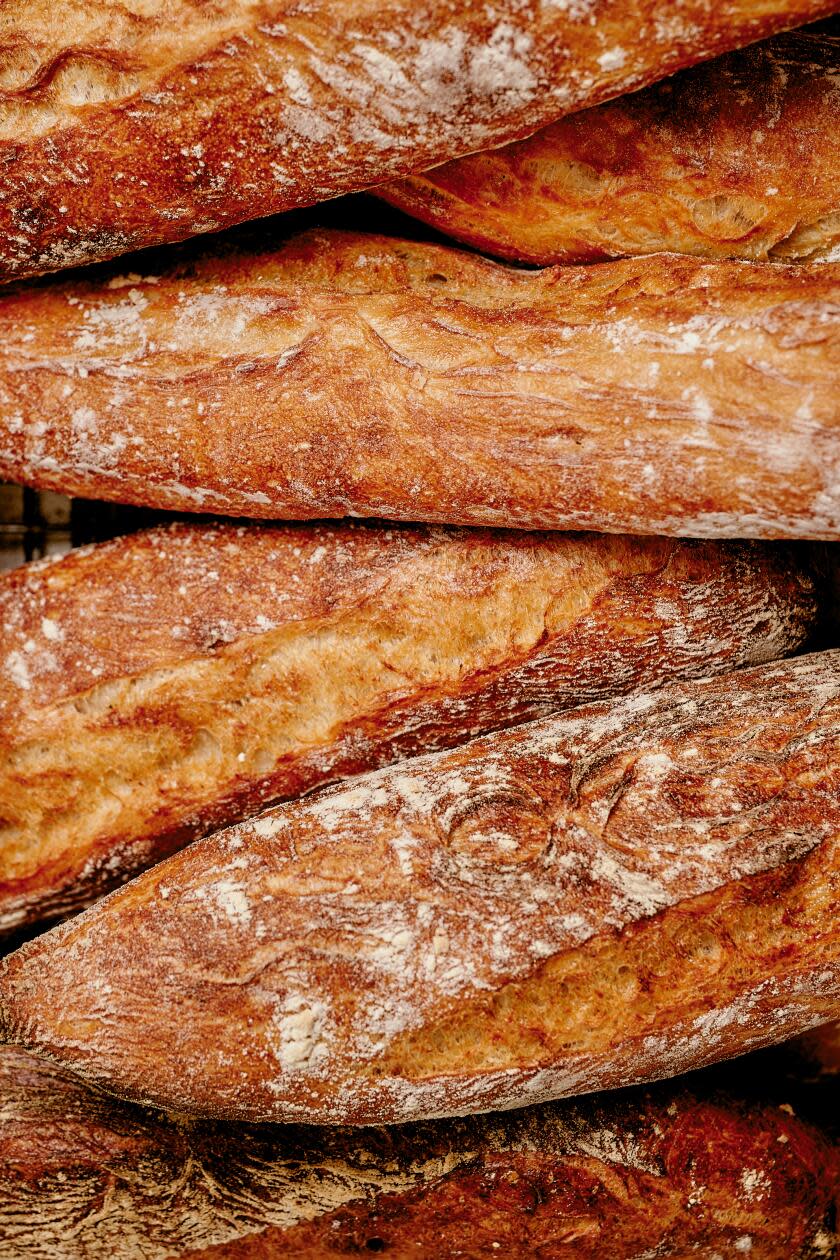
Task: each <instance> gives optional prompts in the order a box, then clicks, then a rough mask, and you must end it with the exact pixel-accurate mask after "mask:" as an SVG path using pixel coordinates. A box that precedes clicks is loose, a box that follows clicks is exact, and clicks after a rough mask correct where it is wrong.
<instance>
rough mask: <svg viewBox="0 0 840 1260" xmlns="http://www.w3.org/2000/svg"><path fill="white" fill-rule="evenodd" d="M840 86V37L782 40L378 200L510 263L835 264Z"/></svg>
mask: <svg viewBox="0 0 840 1260" xmlns="http://www.w3.org/2000/svg"><path fill="white" fill-rule="evenodd" d="M835 31H836V32H837V33H832V32H835ZM838 73H840V26H838V25H836V24H834V25H830V26H829V29H828V30H807V29H806V30H804V31H802V30H800V31H793V32H790V33H788V34H785V35H780V36H778V37H777V38H775V39H772V40H768V41H767V42H766V43H761V44H754V45H752V46H751V47H750V48H747V49H742V50H739V51H737V52H734V53H730V54H728V55H726V56H724V57H718V58H716V59H715V60H714V61H711V62H707V63H705V64H704V65H701V66H697V67H695V68H694V69H692V70H687V71H683V72H681V73H680V74H678V75H676V76H675V77H674V78H672V79H666V80H664V81H661V82H659V83H657V84H655V85H654V86H652V87H649V88H646V89H645V90H644V91H641V92H635V93H631V94H630V95H627V96H623V97H620V98H618V99H616V100H612V101H609V102H608V103H606V104H604V105H599V106H597V107H595V108H594V109H590V110H584V111H582V112H581V113H577V114H572V115H569V116H567V117H566V118H563V119H560V120H559V121H557V122H554V123H551V124H550V125H549V126H548V127H546V128H544V129H543V130H542V131H538V132H537V133H536V134H534V135H532V136H529V137H528V138H527V139H525V140H521V141H518V142H516V143H515V144H512V145H506V146H504V147H502V148H495V149H492V150H489V151H488V152H484V153H476V154H470V155H468V156H467V157H464V158H459V159H458V160H456V161H454V162H448V163H444V164H443V165H442V166H438V167H435V168H434V169H433V170H430V171H426V172H423V173H419V174H414V175H408V176H405V177H404V178H402V179H400V180H397V181H395V182H393V183H390V184H385V185H382V186H381V187H379V188H377V189H375V192H376V195H377V196H379V197H381V198H382V199H383V200H385V201H387V202H389V203H390V204H391V205H393V206H397V207H398V208H399V209H400V210H404V211H406V212H407V213H409V214H412V215H414V216H415V217H416V218H418V219H421V220H422V221H423V222H424V223H428V224H431V225H432V226H433V227H435V228H437V229H438V230H440V231H442V232H445V233H447V234H448V235H449V236H453V237H455V238H456V239H458V240H460V241H463V242H465V243H466V244H468V245H471V246H473V247H475V248H477V249H481V250H484V251H486V252H489V253H491V254H496V255H497V256H500V257H504V258H509V259H513V260H516V261H519V262H528V263H536V264H540V265H545V264H550V263H592V262H599V261H603V260H605V259H611V258H620V257H624V256H634V255H640V254H652V253H659V252H661V251H672V252H674V253H678V254H691V255H695V256H698V257H703V258H718V259H723V258H743V259H757V260H768V259H769V260H774V261H777V262H778V261H781V262H798V261H823V260H833V261H835V262H836V261H838V260H840V191H838V186H837V185H838V181H837V170H836V146H835V144H834V142H833V140H832V137H834V136H836V135H837V134H838V132H840V88H838Z"/></svg>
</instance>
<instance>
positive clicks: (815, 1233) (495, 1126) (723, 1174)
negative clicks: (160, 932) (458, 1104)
mask: <svg viewBox="0 0 840 1260" xmlns="http://www.w3.org/2000/svg"><path fill="white" fill-rule="evenodd" d="M781 1097H782V1098H783V1097H784V1095H782V1096H781ZM838 1172H840V1170H839V1169H838V1160H837V1153H836V1151H835V1150H833V1149H832V1148H831V1147H830V1146H829V1145H828V1144H827V1143H826V1141H825V1140H824V1138H823V1137H822V1136H821V1135H820V1134H819V1133H818V1132H817V1131H816V1130H815V1129H813V1128H812V1127H811V1126H809V1125H808V1124H805V1123H803V1122H802V1121H801V1120H800V1119H798V1118H797V1117H796V1115H795V1114H794V1112H793V1109H792V1108H791V1107H790V1106H788V1105H786V1104H784V1103H783V1105H782V1106H779V1105H777V1104H776V1105H774V1104H773V1103H771V1102H770V1101H769V1100H762V1101H761V1102H760V1103H758V1104H756V1103H752V1104H748V1103H747V1102H746V1101H745V1100H741V1099H740V1098H739V1096H738V1095H733V1094H732V1093H727V1092H723V1091H722V1090H721V1089H720V1088H718V1087H717V1086H716V1085H713V1084H712V1082H709V1081H708V1080H705V1079H695V1081H694V1082H693V1085H692V1088H691V1089H686V1088H684V1087H681V1088H676V1089H675V1088H671V1087H668V1088H664V1087H659V1088H658V1089H653V1090H647V1091H644V1092H643V1091H641V1090H639V1091H633V1092H632V1093H626V1094H622V1095H618V1096H613V1097H605V1098H600V1099H591V1100H587V1101H586V1102H585V1103H566V1104H564V1105H558V1104H548V1105H545V1106H543V1107H535V1108H529V1109H528V1110H527V1111H520V1112H513V1113H510V1112H508V1113H507V1114H504V1115H497V1116H474V1117H472V1118H470V1119H468V1120H461V1121H452V1120H449V1121H444V1122H439V1123H437V1124H426V1125H412V1126H409V1127H407V1128H402V1129H398V1130H394V1129H392V1130H390V1131H385V1130H378V1131H371V1130H368V1131H365V1132H363V1133H359V1132H358V1131H355V1132H354V1131H348V1130H346V1129H343V1130H342V1129H337V1130H329V1129H315V1128H303V1127H297V1126H295V1127H284V1128H277V1127H272V1128H264V1129H255V1128H252V1127H248V1128H244V1127H242V1126H220V1125H210V1124H204V1125H191V1126H186V1125H184V1124H182V1123H180V1124H179V1123H177V1122H173V1121H172V1120H168V1119H166V1117H164V1116H162V1115H154V1114H150V1113H149V1112H141V1111H138V1110H136V1109H134V1108H129V1107H126V1106H120V1105H118V1104H116V1103H113V1102H109V1101H108V1100H107V1099H105V1098H103V1097H102V1096H101V1095H95V1094H90V1093H88V1091H86V1090H85V1089H84V1088H83V1087H82V1086H80V1085H79V1084H78V1083H77V1082H74V1081H73V1080H72V1078H70V1077H69V1076H66V1075H63V1074H62V1073H60V1072H58V1071H57V1070H56V1069H55V1068H52V1067H49V1066H48V1065H46V1064H45V1063H41V1062H39V1061H38V1060H36V1059H33V1058H31V1057H30V1056H29V1055H26V1054H24V1053H23V1052H21V1051H16V1050H14V1049H10V1048H9V1047H4V1048H3V1049H2V1050H0V1260H136V1258H137V1257H138V1256H139V1255H142V1256H143V1257H144V1260H176V1258H178V1260H180V1258H181V1257H184V1260H187V1258H188V1257H193V1258H195V1260H203V1258H204V1257H206V1258H207V1260H210V1257H214V1258H215V1257H217V1258H218V1260H223V1258H224V1260H234V1258H235V1260H257V1258H259V1260H279V1258H280V1257H290V1258H294V1260H326V1257H329V1256H347V1255H358V1254H361V1255H366V1254H370V1253H371V1252H377V1251H381V1252H384V1253H385V1254H386V1255H388V1256H393V1257H395V1258H396V1260H405V1258H406V1257H408V1256H411V1257H417V1260H441V1257H448V1256H458V1255H469V1256H484V1255H492V1254H493V1253H494V1251H498V1252H499V1254H500V1255H503V1256H505V1257H510V1258H511V1260H533V1257H535V1256H541V1257H542V1256H546V1257H547V1256H551V1257H557V1258H558V1260H564V1258H565V1257H569V1258H571V1257H574V1260H604V1258H605V1256H609V1260H641V1258H642V1256H643V1255H647V1256H650V1255H651V1254H655V1255H656V1256H658V1257H669V1256H670V1257H680V1258H681V1260H682V1257H684V1256H686V1255H687V1254H689V1253H690V1254H691V1255H695V1254H702V1255H711V1254H713V1253H714V1254H717V1255H722V1256H726V1257H730V1256H731V1257H733V1260H734V1258H735V1257H738V1256H740V1255H741V1254H742V1253H745V1252H747V1253H748V1254H749V1256H750V1257H752V1260H829V1257H831V1256H833V1255H834V1251H835V1248H836V1245H837V1237H836V1234H835V1232H834V1228H833V1215H834V1211H835V1204H836V1200H837V1183H838ZM748 1243H749V1248H748V1247H747V1244H748Z"/></svg>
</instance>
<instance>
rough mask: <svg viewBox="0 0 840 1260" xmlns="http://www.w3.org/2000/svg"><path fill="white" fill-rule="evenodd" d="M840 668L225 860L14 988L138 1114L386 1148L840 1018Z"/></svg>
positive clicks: (699, 695)
mask: <svg viewBox="0 0 840 1260" xmlns="http://www.w3.org/2000/svg"><path fill="white" fill-rule="evenodd" d="M838 852H840V651H832V652H825V653H817V654H814V655H812V656H802V657H798V658H795V659H793V660H791V661H785V662H783V663H775V664H771V665H765V666H760V667H757V668H753V669H750V670H745V671H741V672H736V673H732V674H727V675H724V676H723V677H721V678H715V679H708V680H702V681H699V682H679V683H671V684H669V685H668V686H666V687H664V688H662V689H660V690H658V691H652V692H635V693H633V694H632V695H631V696H628V697H626V698H623V699H620V700H616V701H611V702H607V701H603V702H599V703H597V704H593V705H588V706H584V707H581V708H578V709H574V710H571V711H570V712H569V713H567V714H565V715H561V716H559V717H555V718H549V719H546V720H544V721H542V722H538V723H532V724H529V725H524V726H519V727H517V728H515V729H514V730H510V731H506V732H502V733H499V734H495V735H491V736H485V737H484V738H482V739H480V740H476V741H473V742H472V743H470V744H466V745H463V746H461V747H459V748H456V749H453V750H450V751H448V752H443V753H437V754H433V755H431V756H427V757H422V758H415V759H413V760H411V761H408V762H405V763H403V764H402V765H401V766H397V767H393V768H390V769H386V770H380V771H377V772H376V773H374V774H370V775H366V776H361V777H359V778H357V779H355V780H354V781H353V782H352V783H350V784H347V785H341V786H338V787H333V788H327V789H325V790H323V791H321V792H318V793H315V794H314V795H312V796H308V797H305V798H303V799H302V800H297V801H293V802H289V803H287V804H285V805H281V806H278V807H276V808H275V809H274V810H272V811H270V812H268V813H266V814H265V815H263V816H262V817H260V818H259V819H256V820H252V821H251V822H248V823H244V824H241V825H240V826H238V827H234V828H231V829H230V830H228V831H225V832H220V833H218V834H217V835H216V836H213V837H209V838H208V839H205V840H199V841H197V842H196V843H195V844H194V845H192V846H190V847H189V848H188V849H184V850H182V851H181V852H180V853H178V854H176V855H175V856H174V857H172V858H169V859H168V860H167V861H166V862H163V863H161V864H160V865H159V866H156V867H155V868H154V869H153V870H151V871H148V872H146V873H145V874H144V875H141V876H139V877H138V878H137V879H135V880H134V881H133V882H132V883H130V884H127V885H126V886H125V887H124V888H121V889H119V890H117V891H116V892H114V893H112V894H111V895H110V896H109V897H107V898H105V899H104V900H102V901H100V902H98V903H97V904H96V905H94V906H93V907H91V909H89V910H86V911H85V912H84V913H83V914H82V915H81V916H79V917H78V918H76V919H73V920H71V921H70V922H68V923H65V924H62V925H61V926H60V927H57V928H55V929H53V931H51V932H49V933H47V934H45V935H43V936H41V937H39V938H37V939H36V940H34V941H31V942H29V943H27V944H26V945H24V946H22V947H21V949H19V950H18V951H17V952H16V953H14V954H11V955H9V956H8V957H7V958H5V959H4V960H3V961H2V962H0V1022H1V1023H2V1027H3V1030H4V1033H5V1039H6V1040H10V1041H15V1042H19V1043H21V1044H23V1045H24V1046H25V1047H27V1048H30V1049H37V1050H38V1052H39V1053H43V1054H45V1055H46V1056H47V1057H51V1058H53V1059H54V1060H55V1061H56V1062H59V1063H62V1064H64V1065H66V1066H68V1067H70V1068H72V1069H73V1070H74V1071H76V1072H78V1073H79V1074H80V1075H81V1076H82V1077H83V1078H84V1079H86V1080H88V1081H91V1082H94V1083H97V1084H99V1085H102V1086H104V1087H105V1088H107V1089H108V1090H110V1091H112V1092H114V1093H116V1094H118V1095H122V1096H124V1097H127V1098H131V1099H133V1100H135V1101H141V1102H149V1103H152V1104H154V1105H159V1106H164V1107H167V1108H175V1109H179V1110H184V1111H187V1112H194V1113H198V1114H211V1115H216V1116H226V1117H233V1118H240V1119H249V1120H281V1121H293V1120H302V1119H305V1120H306V1121H311V1122H322V1121H323V1122H333V1123H345V1122H347V1123H359V1124H378V1123H387V1122H394V1121H404V1120H411V1119H421V1118H428V1117H433V1116H445V1115H455V1114H463V1113H467V1112H477V1111H482V1110H489V1109H492V1108H494V1107H502V1108H507V1107H513V1106H522V1105H525V1104H527V1103H531V1102H539V1101H541V1100H544V1099H546V1098H550V1097H558V1096H561V1095H567V1094H575V1093H584V1092H587V1091H590V1090H595V1089H601V1088H612V1087H614V1086H618V1085H628V1084H631V1083H633V1082H638V1081H644V1080H649V1079H653V1078H656V1077H664V1076H668V1075H674V1074H676V1073H678V1072H681V1071H686V1070H689V1069H692V1068H696V1067H699V1066H702V1065H704V1064H707V1063H710V1062H714V1061H716V1060H720V1059H724V1058H727V1057H731V1056H733V1055H736V1054H739V1053H742V1052H744V1051H745V1050H748V1049H751V1048H757V1047H760V1046H761V1045H767V1044H771V1043H772V1042H774V1041H781V1040H784V1039H785V1038H786V1037H789V1036H793V1035H795V1034H797V1033H800V1032H804V1031H806V1030H807V1029H808V1028H809V1027H812V1026H814V1025H816V1024H819V1023H821V1022H825V1021H826V1020H828V1019H830V1018H832V1017H833V1016H834V1015H835V1014H836V1012H837V1011H838V1010H840V925H838V920H837V913H836V908H837V898H838V895H840V861H839V860H838Z"/></svg>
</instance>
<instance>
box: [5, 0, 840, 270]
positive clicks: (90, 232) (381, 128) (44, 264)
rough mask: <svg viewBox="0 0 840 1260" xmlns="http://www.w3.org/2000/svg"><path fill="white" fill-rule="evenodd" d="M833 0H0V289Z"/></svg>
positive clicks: (618, 79) (525, 121) (440, 153)
mask: <svg viewBox="0 0 840 1260" xmlns="http://www.w3.org/2000/svg"><path fill="white" fill-rule="evenodd" d="M833 8H835V4H834V3H833V2H832V0H760V2H759V3H757V2H756V0H717V2H716V3H714V4H710V3H709V2H708V0H668V2H667V3H662V2H661V0H633V2H632V3H631V2H630V0H599V3H598V4H597V11H596V12H594V13H593V9H592V5H591V4H590V3H589V2H588V0H582V2H581V3H575V4H562V5H556V4H542V3H539V2H538V0H518V2H516V0H500V2H499V3H496V4H495V5H494V6H492V8H491V7H488V6H486V5H483V4H478V3H473V2H472V0H463V2H462V3H459V4H451V3H447V2H446V0H424V3H422V4H417V3H415V0H387V2H386V3H381V2H380V3H374V2H373V0H352V2H350V0H343V3H342V4H341V5H338V6H337V5H336V4H335V3H331V2H330V0H306V2H305V3H304V2H303V0H210V2H207V0H157V3H143V4H140V3H137V2H136V0H131V2H126V3H123V4H120V5H119V6H114V5H113V4H112V3H111V2H110V0H64V3H63V4H62V8H61V20H56V13H55V9H54V6H53V5H51V4H49V3H48V0H6V3H4V4H3V6H2V13H0V45H2V47H1V48H0V73H1V74H2V85H3V87H2V92H0V175H1V176H2V188H3V197H2V199H0V278H6V279H8V278H11V277H15V276H24V275H31V274H33V273H36V272H41V271H54V270H57V269H59V268H62V267H67V266H73V265H75V264H78V263H84V262H91V261H93V260H95V259H101V258H108V257H113V256H114V255H116V254H120V253H124V252H125V251H126V250H131V249H136V248H139V247H141V246H144V245H149V244H153V243H155V242H165V241H173V240H182V239H184V238H185V237H187V236H190V235H192V234H194V233H196V232H208V231H213V230H214V229H216V228H219V227H223V226H225V225H226V224H230V223H235V222H238V221H241V220H243V219H247V218H253V217H255V216H258V215H265V214H271V213H273V212H275V211H278V210H286V209H290V208H291V207H293V206H300V205H305V204H308V203H311V202H315V201H319V200H323V199H324V198H327V197H333V196H335V195H336V194H338V193H341V192H346V191H349V190H351V189H359V188H363V187H366V186H369V185H371V184H376V183H378V182H380V181H381V180H383V179H387V178H391V177H393V176H395V175H401V174H406V173H409V172H411V171H417V170H423V169H425V168H426V167H429V166H432V165H434V164H435V163H438V162H442V161H445V160H447V159H449V158H453V157H457V156H460V155H461V154H464V153H469V152H472V151H474V150H476V149H484V148H487V147H488V146H490V145H494V144H500V143H503V142H505V141H507V140H513V139H516V138H519V137H521V136H525V135H527V134H528V133H529V132H531V131H534V130H535V129H536V128H538V127H540V126H543V125H544V124H545V123H547V122H549V121H551V120H552V119H554V118H557V117H559V116H560V115H561V114H564V113H567V112H569V111H571V110H574V109H579V108H581V107H583V106H585V105H589V104H593V103H595V102H596V101H599V100H604V99H605V98H607V97H609V96H615V95H618V94H620V93H621V92H625V91H627V90H628V89H630V88H633V87H637V86H640V85H642V84H644V83H649V82H651V81H653V80H654V79H656V78H660V77H662V76H663V75H666V74H668V73H670V72H672V71H674V70H677V69H679V68H680V67H681V66H685V65H690V64H692V63H694V62H696V61H699V60H701V59H703V58H705V57H710V56H713V55H714V54H715V53H718V52H723V51H726V50H727V49H730V48H733V47H738V46H739V45H743V44H747V43H749V42H750V41H752V40H756V39H761V38H762V37H764V36H765V35H769V34H772V33H773V32H774V31H778V30H782V29H785V28H787V27H792V26H797V25H799V24H800V23H802V22H807V21H809V20H811V19H813V18H816V17H819V16H821V15H824V14H827V13H830V12H831V11H832V9H833Z"/></svg>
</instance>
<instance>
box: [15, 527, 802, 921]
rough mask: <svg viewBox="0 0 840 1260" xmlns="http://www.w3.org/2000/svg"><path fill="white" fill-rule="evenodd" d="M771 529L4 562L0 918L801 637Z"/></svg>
mask: <svg viewBox="0 0 840 1260" xmlns="http://www.w3.org/2000/svg"><path fill="white" fill-rule="evenodd" d="M816 617H817V599H816V596H815V590H814V576H812V573H811V571H810V569H809V567H808V564H807V558H806V557H805V556H803V555H802V554H801V553H797V552H796V551H795V550H794V549H793V548H792V547H790V546H782V547H780V548H778V549H774V550H771V549H770V548H768V547H766V546H765V545H762V544H715V543H710V544H698V543H688V542H674V541H671V540H667V539H649V540H640V539H630V538H617V537H613V538H610V537H606V536H598V535H577V536H575V535H563V534H554V535H540V534H537V535H535V534H513V533H503V532H497V533H491V532H490V531H469V530H461V531H458V530H444V529H440V528H432V529H423V528H414V529H407V528H404V527H399V526H397V527H393V528H386V527H384V526H383V527H361V526H353V525H337V526H312V527H307V526H302V527H300V526H298V527H290V528H285V529H284V528H279V529H260V528H256V527H254V528H233V527H226V526H198V525H196V526H186V525H183V526H176V527H174V528H170V529H155V530H150V531H148V532H146V533H142V534H137V535H134V536H132V537H129V538H121V539H118V540H117V541H115V542H112V543H107V544H103V545H100V546H97V547H92V548H88V549H85V550H84V551H77V552H74V553H72V554H71V555H69V556H67V557H65V558H64V559H62V560H60V561H58V562H48V563H39V564H35V565H31V566H29V567H26V568H22V569H19V570H17V571H15V572H12V573H10V574H7V575H6V576H5V577H0V678H2V684H3V685H2V686H0V872H2V873H1V874H0V926H2V928H3V929H4V930H8V929H10V928H14V927H17V926H19V925H20V924H21V923H23V922H26V921H31V920H36V919H39V918H43V917H45V916H49V915H55V914H59V913H62V912H66V911H68V910H73V909H78V908H79V907H80V906H82V905H85V904H87V903H88V902H89V901H91V900H93V899H94V898H95V896H96V895H97V894H98V893H101V892H102V891H103V889H105V888H108V887H112V886H113V885H114V884H115V883H119V882H121V881H122V880H124V879H126V878H127V877H128V876H129V875H132V874H134V873H135V872H136V871H138V870H141V869H143V868H144V867H145V866H148V865H150V864H151V863H152V862H153V861H155V860H157V859H158V858H160V857H162V856H165V855H166V854H168V853H171V852H172V851H173V850H174V849H176V848H178V847H180V846H181V845H182V844H184V843H186V842H187V841H188V840H191V839H194V838H195V837H196V836H197V835H202V834H205V833H206V832H208V831H212V830H214V829H215V828H217V827H220V826H223V825H225V824H227V823H230V822H235V821H237V820H238V819H240V818H244V817H247V816H248V815H249V814H253V813H255V812H256V810H257V809H259V808H261V807H263V806H265V805H266V804H267V803H268V802H270V801H272V800H277V799H278V798H281V797H288V796H294V795H297V794H298V793H300V792H302V791H305V790H306V789H308V788H311V787H312V786H313V785H315V784H317V783H323V782H324V781H325V780H330V779H336V778H340V777H344V776H346V775H349V774H355V773H357V772H358V771H360V770H366V769H371V768H372V767H375V766H377V765H382V764H384V763H386V762H388V761H394V760H397V759H399V758H400V757H403V756H406V755H410V754H415V753H418V752H424V751H428V750H430V749H433V748H440V747H444V746H448V745H450V744H455V743H458V742H463V741H464V740H466V739H468V738H470V737H471V736H473V735H476V734H478V733H480V732H482V731H487V730H492V729H494V728H497V727H504V726H510V725H513V724H514V723H516V722H521V721H524V720H526V719H528V718H534V717H539V716H542V715H544V714H548V713H551V712H556V711H557V710H558V709H563V708H569V707H571V706H572V705H575V704H580V703H581V702H582V701H584V700H590V699H595V698H596V697H599V696H605V695H613V694H618V693H621V692H625V691H629V690H631V689H632V688H633V687H636V686H638V685H640V684H641V683H655V682H657V681H661V680H664V679H667V678H673V677H678V676H690V675H697V674H708V673H717V672H720V671H723V670H727V669H731V668H734V667H736V666H739V665H744V664H749V663H757V662H759V661H765V660H769V659H772V658H773V657H777V656H782V655H784V654H785V653H788V652H793V651H795V650H796V649H797V648H799V647H801V646H802V644H803V642H804V640H805V639H806V638H807V636H808V633H809V631H810V630H811V629H812V628H813V626H814V624H815V621H816Z"/></svg>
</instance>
